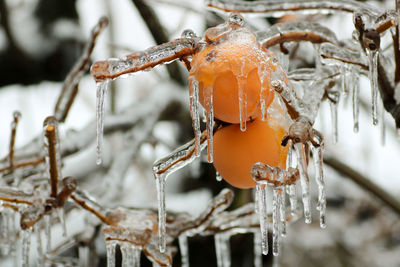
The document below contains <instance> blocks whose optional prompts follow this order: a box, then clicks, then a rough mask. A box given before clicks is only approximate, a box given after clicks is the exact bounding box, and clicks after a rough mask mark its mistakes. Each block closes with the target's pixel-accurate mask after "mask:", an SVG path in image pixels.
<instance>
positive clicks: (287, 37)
mask: <svg viewBox="0 0 400 267" xmlns="http://www.w3.org/2000/svg"><path fill="white" fill-rule="evenodd" d="M301 41H308V42H311V43H315V44H319V43H325V42H329V43H331V41H329V40H328V39H326V38H324V37H323V36H321V35H319V34H316V33H314V32H288V33H281V34H280V35H279V36H276V37H273V38H271V39H269V40H268V41H266V42H265V43H263V44H262V46H263V48H267V49H268V48H269V47H271V46H274V45H277V44H279V45H281V44H283V43H286V42H301Z"/></svg>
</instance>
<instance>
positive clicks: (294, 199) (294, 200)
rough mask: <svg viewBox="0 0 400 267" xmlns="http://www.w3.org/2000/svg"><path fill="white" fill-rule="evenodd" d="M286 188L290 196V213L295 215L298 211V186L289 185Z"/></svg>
mask: <svg viewBox="0 0 400 267" xmlns="http://www.w3.org/2000/svg"><path fill="white" fill-rule="evenodd" d="M286 188H287V191H288V195H289V202H290V212H291V214H292V215H294V214H295V213H296V210H297V195H296V184H292V185H288V186H287V187H286Z"/></svg>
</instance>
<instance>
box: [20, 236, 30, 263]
mask: <svg viewBox="0 0 400 267" xmlns="http://www.w3.org/2000/svg"><path fill="white" fill-rule="evenodd" d="M31 233H32V232H31V230H24V231H22V233H21V234H22V257H21V266H23V267H28V266H29V253H30V248H31Z"/></svg>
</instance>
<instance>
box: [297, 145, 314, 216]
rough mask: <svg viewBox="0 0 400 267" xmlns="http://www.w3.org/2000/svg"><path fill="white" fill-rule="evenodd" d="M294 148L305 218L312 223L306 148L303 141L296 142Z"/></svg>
mask: <svg viewBox="0 0 400 267" xmlns="http://www.w3.org/2000/svg"><path fill="white" fill-rule="evenodd" d="M294 149H295V151H296V155H297V166H298V169H299V172H300V184H301V192H302V199H303V206H304V219H305V222H306V223H311V211H310V206H311V203H310V182H309V179H308V174H307V162H306V157H305V155H304V149H303V144H302V143H296V144H294Z"/></svg>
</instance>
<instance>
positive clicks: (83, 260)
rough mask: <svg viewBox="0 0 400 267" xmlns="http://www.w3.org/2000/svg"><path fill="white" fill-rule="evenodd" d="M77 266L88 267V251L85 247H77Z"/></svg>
mask: <svg viewBox="0 0 400 267" xmlns="http://www.w3.org/2000/svg"><path fill="white" fill-rule="evenodd" d="M78 255H79V256H78V257H79V266H80V267H86V266H90V265H89V264H90V250H89V247H87V246H79V249H78Z"/></svg>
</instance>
